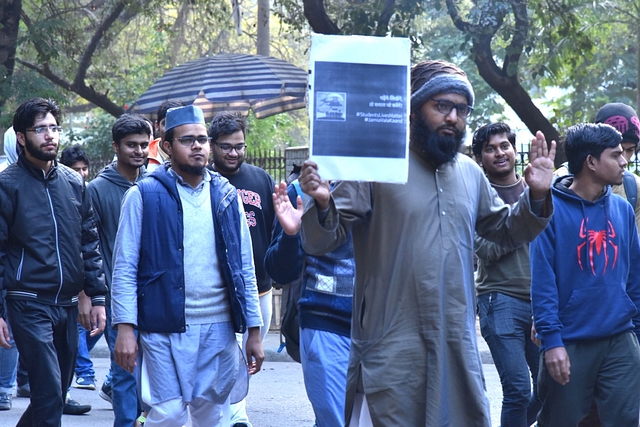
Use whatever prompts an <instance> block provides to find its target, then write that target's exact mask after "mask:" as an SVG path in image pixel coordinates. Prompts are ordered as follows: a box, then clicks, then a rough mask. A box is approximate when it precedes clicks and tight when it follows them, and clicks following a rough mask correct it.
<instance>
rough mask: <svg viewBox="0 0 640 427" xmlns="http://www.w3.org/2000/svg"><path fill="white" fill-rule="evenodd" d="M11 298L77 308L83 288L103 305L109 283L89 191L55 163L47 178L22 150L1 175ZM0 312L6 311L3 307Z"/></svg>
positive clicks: (1, 242)
mask: <svg viewBox="0 0 640 427" xmlns="http://www.w3.org/2000/svg"><path fill="white" fill-rule="evenodd" d="M2 289H4V290H6V293H7V296H6V298H7V299H27V300H33V299H35V300H37V301H39V302H42V303H44V304H49V305H59V306H73V305H76V304H77V303H78V294H79V293H80V291H81V290H84V291H85V293H86V294H87V295H88V296H89V297H91V301H92V303H93V305H104V303H105V295H106V294H107V287H106V285H105V283H104V275H103V273H102V261H101V259H100V253H99V250H98V233H97V230H96V224H95V219H94V215H93V209H92V208H91V203H90V200H89V195H88V194H87V192H86V191H85V186H84V183H83V181H82V178H81V177H80V175H78V174H77V173H76V172H74V171H73V170H71V169H69V168H68V167H66V166H64V165H61V164H58V163H57V162H55V164H54V166H53V167H52V169H51V170H50V171H49V174H48V175H47V176H45V175H44V172H43V171H42V170H41V169H39V168H37V167H35V166H34V165H32V164H31V163H30V162H29V161H28V160H27V159H26V158H25V156H24V154H21V155H20V157H19V158H18V162H17V163H15V164H13V165H11V166H9V167H8V168H7V169H6V170H4V171H3V172H2V173H0V290H2ZM1 310H3V309H2V304H0V315H4V313H3V312H2V311H1Z"/></svg>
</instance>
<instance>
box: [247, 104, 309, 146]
mask: <svg viewBox="0 0 640 427" xmlns="http://www.w3.org/2000/svg"><path fill="white" fill-rule="evenodd" d="M247 123H248V128H249V130H248V132H247V136H246V142H247V144H248V145H249V146H250V147H251V149H254V148H258V149H269V148H273V147H278V148H286V147H295V146H299V145H306V143H307V141H308V135H309V129H308V126H307V125H306V115H304V114H301V113H300V112H289V113H282V114H276V115H275V116H271V117H267V118H265V119H256V117H255V115H254V114H253V112H249V116H248V117H247Z"/></svg>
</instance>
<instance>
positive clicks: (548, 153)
mask: <svg viewBox="0 0 640 427" xmlns="http://www.w3.org/2000/svg"><path fill="white" fill-rule="evenodd" d="M555 157H556V142H555V141H551V147H550V148H547V141H546V140H545V138H544V135H543V134H542V132H540V131H538V132H536V137H535V138H533V139H532V140H531V151H530V152H529V164H528V165H527V167H526V169H525V170H524V179H525V181H526V182H527V185H528V186H529V188H530V189H531V190H530V191H531V199H532V200H541V199H544V198H545V197H546V196H547V193H548V192H549V188H550V187H551V182H552V181H553V160H554V159H555Z"/></svg>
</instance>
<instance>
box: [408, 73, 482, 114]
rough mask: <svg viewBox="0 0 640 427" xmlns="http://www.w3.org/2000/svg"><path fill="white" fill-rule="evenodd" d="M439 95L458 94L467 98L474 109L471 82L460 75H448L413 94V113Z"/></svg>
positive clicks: (436, 78) (440, 75) (436, 79)
mask: <svg viewBox="0 0 640 427" xmlns="http://www.w3.org/2000/svg"><path fill="white" fill-rule="evenodd" d="M439 93H457V94H460V95H462V96H465V97H466V98H467V102H468V103H469V105H470V106H472V107H473V102H474V100H475V96H474V94H473V88H472V87H471V83H469V80H467V78H466V77H463V76H461V75H460V74H449V73H447V74H438V75H437V76H435V77H433V78H432V79H431V80H429V81H427V82H426V83H425V84H423V85H422V87H421V88H420V89H418V90H416V91H415V92H413V93H412V94H411V111H415V110H417V109H418V108H420V107H422V104H424V103H425V102H427V101H428V100H429V99H431V98H432V97H433V96H435V95H437V94H439Z"/></svg>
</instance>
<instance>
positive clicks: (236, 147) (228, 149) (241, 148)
mask: <svg viewBox="0 0 640 427" xmlns="http://www.w3.org/2000/svg"><path fill="white" fill-rule="evenodd" d="M214 144H216V145H217V146H218V147H220V151H222V152H223V153H224V154H229V153H230V152H232V151H233V150H236V153H242V152H243V151H244V149H245V148H247V144H244V143H242V144H236V145H231V144H219V143H217V142H215V143H214Z"/></svg>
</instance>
